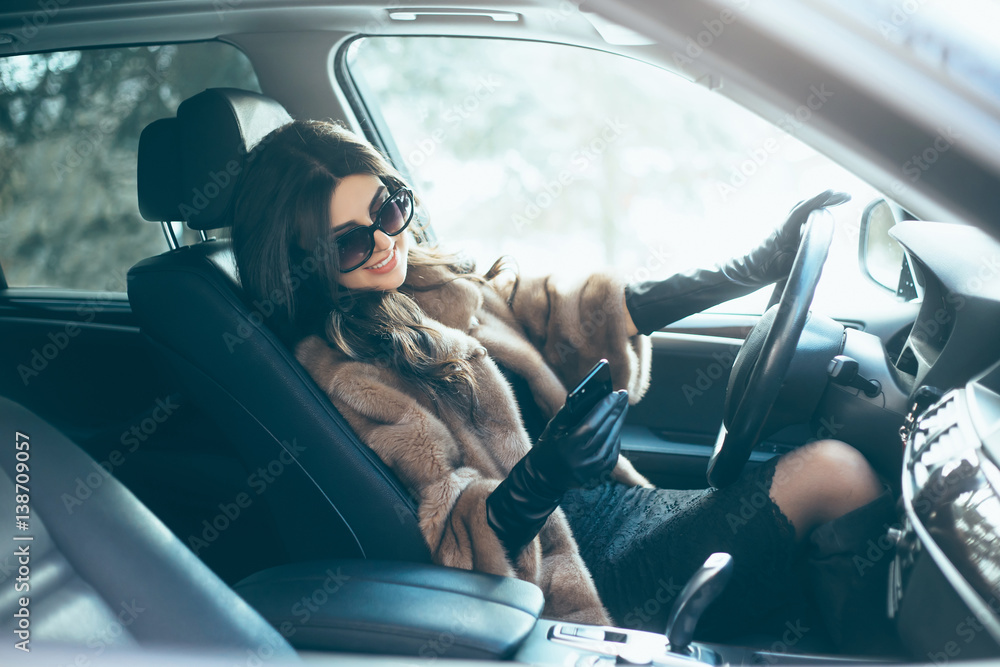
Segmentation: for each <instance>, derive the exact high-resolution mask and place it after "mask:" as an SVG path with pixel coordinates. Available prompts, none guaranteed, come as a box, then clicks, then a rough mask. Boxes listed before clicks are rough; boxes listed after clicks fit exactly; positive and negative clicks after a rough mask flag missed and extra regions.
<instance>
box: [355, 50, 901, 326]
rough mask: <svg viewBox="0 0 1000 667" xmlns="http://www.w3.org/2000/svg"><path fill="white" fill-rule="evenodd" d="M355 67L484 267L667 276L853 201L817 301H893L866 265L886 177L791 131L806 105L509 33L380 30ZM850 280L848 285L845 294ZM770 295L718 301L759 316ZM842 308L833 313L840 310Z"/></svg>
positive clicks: (438, 224)
mask: <svg viewBox="0 0 1000 667" xmlns="http://www.w3.org/2000/svg"><path fill="white" fill-rule="evenodd" d="M349 48H350V51H349V52H348V58H347V66H348V69H349V74H350V76H351V77H352V78H353V80H354V81H355V83H356V84H357V87H358V90H359V92H360V93H361V94H362V96H364V98H365V104H366V105H367V107H368V109H369V110H370V111H371V112H372V115H373V117H374V118H376V119H377V120H378V122H379V123H381V124H382V130H383V131H386V130H388V133H389V134H390V135H391V137H392V139H393V141H394V142H395V144H396V148H395V150H396V151H397V155H396V156H395V157H396V159H397V160H401V161H402V163H403V165H404V166H405V167H406V170H407V171H408V172H409V174H410V176H411V177H412V179H413V180H414V185H415V187H416V188H417V194H418V196H419V197H420V198H421V199H422V200H423V203H424V205H425V206H426V207H427V209H428V211H429V213H430V215H431V221H432V223H433V226H434V229H435V230H436V233H437V236H438V239H439V241H440V242H441V244H442V245H443V246H445V247H449V248H451V249H454V250H461V251H464V252H466V253H468V254H469V255H471V256H472V257H473V258H474V259H475V260H476V261H477V264H478V266H480V267H486V266H489V265H490V263H492V261H493V260H494V259H496V257H497V256H498V255H500V254H509V255H511V256H513V257H514V258H515V259H517V261H518V263H519V265H520V267H521V270H522V271H525V272H531V273H542V272H544V273H547V272H553V273H557V274H560V275H568V276H572V275H579V274H581V273H583V272H587V271H592V270H594V269H596V268H610V269H612V270H615V271H617V272H618V273H619V274H620V275H622V276H623V277H624V278H625V279H627V280H644V279H648V278H662V277H666V276H668V275H670V274H671V273H673V272H676V271H681V270H685V269H687V268H692V267H695V266H700V265H711V264H713V263H715V262H717V261H721V260H724V259H727V258H728V257H730V256H731V255H733V254H735V253H742V252H744V251H745V250H746V249H748V248H750V247H752V246H753V244H755V243H756V242H758V241H759V240H760V239H762V238H764V237H765V236H766V235H767V234H768V233H769V231H770V230H771V229H772V228H773V227H774V226H776V225H777V224H778V223H779V222H781V221H782V220H784V218H785V216H786V215H787V213H788V211H789V210H790V209H791V207H792V206H793V205H794V204H795V203H796V202H798V201H799V200H801V199H804V198H806V197H809V196H811V195H813V194H816V193H818V192H821V191H822V190H825V189H826V188H836V189H841V190H846V191H848V192H850V193H851V194H852V195H853V196H854V200H853V201H852V202H851V203H850V204H849V205H848V206H842V207H840V208H838V209H837V210H836V216H837V218H838V222H839V223H840V231H839V233H838V234H837V238H836V239H835V242H834V248H832V249H831V259H830V261H829V262H828V264H827V268H826V277H827V279H826V280H824V281H823V283H822V284H821V286H820V290H819V292H818V293H817V305H818V307H823V305H825V306H827V307H828V312H838V311H839V310H840V309H839V308H837V305H838V304H841V303H843V302H844V301H845V295H850V298H851V299H854V300H856V299H857V298H859V295H862V296H861V298H867V297H870V298H873V299H882V298H891V297H886V295H884V294H883V293H882V292H881V291H879V290H878V289H877V288H875V287H874V286H872V285H870V284H869V283H868V282H867V281H866V280H864V279H863V278H862V276H861V275H860V272H859V270H858V266H857V232H858V221H859V220H860V215H861V210H862V209H863V207H864V205H865V204H866V203H867V202H869V201H870V200H871V199H873V198H875V197H876V196H878V194H877V193H876V192H875V190H874V189H872V188H871V187H870V186H868V185H867V184H866V183H864V182H862V181H860V180H859V179H857V178H855V177H854V176H853V175H852V174H850V173H849V172H847V171H846V170H844V169H843V168H841V167H839V166H838V165H837V164H835V163H833V162H832V161H831V160H829V159H828V158H826V157H825V156H823V155H821V154H819V153H817V152H816V151H815V150H813V149H811V148H809V147H808V146H806V145H805V144H803V143H801V142H800V141H798V140H796V139H795V138H794V137H792V136H791V135H790V134H789V132H793V131H795V129H796V128H797V127H799V126H801V125H802V124H803V123H807V122H809V116H811V114H812V111H811V108H810V106H808V104H812V108H818V107H817V106H816V105H818V104H822V103H824V102H825V100H826V99H828V98H829V95H830V92H829V91H828V90H825V89H824V90H821V91H820V92H821V93H822V95H818V94H817V95H814V96H813V98H807V99H804V100H802V107H801V113H797V114H795V115H794V116H788V117H786V118H779V119H771V120H772V122H767V121H765V120H763V119H761V118H759V117H757V116H755V115H753V114H752V113H750V112H748V111H747V110H745V109H743V108H742V107H739V106H738V105H736V104H734V103H733V102H732V101H730V100H728V99H726V98H724V97H722V96H720V95H717V94H714V93H712V92H710V91H708V90H706V89H704V88H703V87H701V86H698V85H696V84H694V83H691V82H689V81H687V80H684V79H682V78H681V77H678V76H676V75H674V74H672V73H670V72H666V71H664V70H661V69H658V68H655V67H653V66H651V65H647V64H644V63H640V62H637V61H634V60H630V59H628V58H624V57H620V56H616V55H612V54H608V53H603V52H599V51H592V50H587V49H581V48H576V47H570V46H564V45H555V44H545V43H533V42H518V41H512V40H488V39H461V38H449V37H434V38H424V37H409V38H408V37H370V38H364V39H360V40H357V41H355V42H353V43H352V44H351V45H350V47H349ZM845 288H846V289H845ZM768 295H769V290H762V291H760V292H758V293H757V294H754V295H751V296H749V297H745V298H743V299H740V300H736V301H733V302H729V303H728V304H723V305H721V306H718V307H716V309H715V310H717V311H721V312H742V313H759V312H761V310H762V309H763V307H764V306H765V305H766V303H767V298H768ZM831 306H832V307H831Z"/></svg>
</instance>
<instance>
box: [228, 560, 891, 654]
mask: <svg viewBox="0 0 1000 667" xmlns="http://www.w3.org/2000/svg"><path fill="white" fill-rule="evenodd" d="M731 572H732V562H731V558H730V557H729V556H728V554H713V556H712V557H710V558H709V560H708V561H706V563H705V565H704V566H703V567H702V568H701V569H700V570H699V571H698V572H697V573H696V574H695V575H694V576H693V577H692V578H691V580H690V581H689V582H688V584H687V586H685V588H684V590H682V591H681V594H680V595H679V597H678V602H677V603H676V605H675V607H674V609H673V612H672V614H671V620H670V623H669V626H668V628H667V633H666V634H656V633H653V632H643V631H640V630H632V629H627V628H616V627H608V626H593V625H580V624H576V623H567V622H562V621H553V620H548V619H540V618H539V615H540V614H541V611H542V607H543V604H544V599H543V597H542V593H541V591H540V590H539V589H538V587H536V586H534V585H533V584H530V583H528V582H525V581H521V580H519V579H513V578H508V577H500V576H496V575H490V574H484V573H481V572H472V571H468V570H460V569H455V568H447V567H439V566H434V565H425V564H417V563H404V562H396V561H371V560H347V559H344V560H329V561H314V562H309V563H294V564H290V565H283V566H280V567H275V568H271V569H269V570H264V571H262V572H258V573H257V574H254V575H252V576H251V577H248V578H247V579H244V580H243V581H241V582H240V583H238V584H237V585H236V586H235V590H236V592H237V593H239V594H240V596H241V597H243V599H244V600H246V601H247V602H248V603H249V604H250V605H251V606H252V607H254V608H255V609H256V610H257V611H258V612H260V614H261V615H262V616H263V617H264V618H266V619H267V620H268V621H269V622H270V623H271V625H273V626H274V627H275V628H276V629H277V630H278V631H279V632H280V633H281V634H282V636H284V637H285V638H286V639H287V640H288V641H289V643H291V644H292V646H294V647H295V648H296V649H298V650H311V651H337V652H349V653H374V654H380V655H406V656H414V657H418V658H430V659H434V658H446V659H463V658H464V659H480V660H482V659H487V660H513V661H515V662H520V663H528V664H537V665H558V666H560V667H611V666H612V665H616V664H626V665H658V666H662V667H707V666H715V665H727V664H732V665H745V664H792V663H795V664H803V663H834V662H847V661H848V660H845V659H842V658H837V657H833V656H809V655H796V654H789V653H779V652H773V651H763V650H756V649H752V648H745V647H738V646H723V645H715V644H705V643H698V642H692V641H690V638H691V634H692V633H693V631H694V626H695V625H696V624H697V621H698V618H699V617H700V615H701V612H702V611H704V609H705V608H706V607H707V606H708V605H709V604H710V603H711V602H712V600H714V599H715V597H716V596H717V595H718V593H720V592H721V591H722V589H723V587H724V586H725V584H726V581H727V580H728V577H729V576H730V575H731ZM668 636H669V637H671V638H672V639H673V645H671V641H670V640H669V639H668ZM865 662H869V663H870V662H872V661H871V660H866V661H865Z"/></svg>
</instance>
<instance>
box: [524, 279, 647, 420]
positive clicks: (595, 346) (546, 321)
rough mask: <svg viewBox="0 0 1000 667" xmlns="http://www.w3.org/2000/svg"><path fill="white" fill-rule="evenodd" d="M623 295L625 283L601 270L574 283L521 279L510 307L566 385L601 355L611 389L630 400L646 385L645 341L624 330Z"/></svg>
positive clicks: (645, 388)
mask: <svg viewBox="0 0 1000 667" xmlns="http://www.w3.org/2000/svg"><path fill="white" fill-rule="evenodd" d="M508 291H509V288H508ZM624 295H625V286H624V284H623V283H622V282H621V281H620V280H618V279H617V278H615V277H613V276H611V275H609V274H604V273H595V274H592V275H591V276H589V277H588V278H587V279H585V280H584V281H582V282H578V283H576V284H560V283H557V281H556V279H555V278H553V277H546V278H522V279H521V280H520V283H519V285H518V288H517V291H516V292H515V294H514V299H513V302H512V303H511V309H512V311H513V314H514V317H515V318H516V319H517V321H518V322H519V323H520V324H521V325H522V326H523V327H524V330H525V333H526V334H527V335H528V338H529V339H530V340H531V342H532V343H533V344H534V345H535V347H537V348H538V349H539V350H540V351H541V352H542V355H543V356H544V357H545V360H546V361H547V362H548V364H549V365H550V366H551V367H552V368H553V369H554V370H555V371H556V374H557V375H558V376H559V379H560V380H562V382H563V384H564V385H565V386H566V387H573V386H575V385H576V384H577V383H578V382H579V381H580V380H581V379H582V378H583V376H584V375H585V374H586V373H587V371H588V370H590V368H591V367H592V366H593V365H594V364H595V363H597V361H598V360H600V359H602V358H603V359H607V360H608V363H609V364H610V365H611V375H612V379H613V382H614V387H615V389H627V390H628V393H629V402H630V403H632V404H635V403H637V402H638V401H639V399H641V398H642V396H643V395H644V394H645V393H646V390H647V389H648V388H649V367H650V364H651V353H650V342H649V338H648V337H646V336H641V335H636V336H631V337H630V336H628V334H627V333H626V331H625V296H624Z"/></svg>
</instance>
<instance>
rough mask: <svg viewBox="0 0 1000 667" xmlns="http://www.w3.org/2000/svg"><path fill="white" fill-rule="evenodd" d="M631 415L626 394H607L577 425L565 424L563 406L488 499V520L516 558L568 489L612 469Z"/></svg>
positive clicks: (589, 481) (588, 481)
mask: <svg viewBox="0 0 1000 667" xmlns="http://www.w3.org/2000/svg"><path fill="white" fill-rule="evenodd" d="M627 411H628V393H627V392H626V391H625V390H619V391H616V392H613V393H611V394H608V395H607V396H605V397H604V398H603V399H602V400H601V402H600V403H598V404H597V405H596V406H595V407H594V409H593V410H591V411H590V412H589V413H588V414H587V415H586V416H585V417H584V418H583V420H582V421H580V422H579V423H578V424H576V425H573V424H566V421H567V412H566V408H565V406H564V407H563V409H562V410H560V411H559V413H558V414H556V416H555V417H553V418H552V420H551V421H549V423H548V425H547V426H546V427H545V430H544V431H542V434H541V436H539V438H538V442H536V443H535V446H534V447H532V448H531V451H529V452H528V453H527V454H525V455H524V456H523V457H522V458H521V460H520V461H518V462H517V463H516V464H515V465H514V467H513V468H512V469H511V471H510V473H509V474H508V475H507V478H506V479H505V480H504V481H502V482H500V484H499V485H498V486H497V488H496V489H494V490H493V493H491V494H490V495H489V497H488V498H487V499H486V520H487V522H488V523H489V525H490V528H492V529H493V531H494V532H495V533H496V534H497V537H499V538H500V542H501V543H502V544H503V545H504V548H505V549H506V550H507V555H508V556H509V557H510V558H511V559H512V560H513V559H516V558H517V556H518V554H520V553H521V550H522V549H523V548H524V547H525V545H526V544H528V542H530V541H531V540H532V539H534V537H535V535H537V534H538V531H539V530H541V529H542V526H543V525H545V520H546V519H548V517H549V515H550V514H552V512H553V511H554V510H555V509H556V507H558V506H559V502H560V501H561V500H562V497H563V494H564V493H566V491H568V490H570V489H573V488H579V487H583V486H587V485H589V484H592V483H594V482H596V481H599V480H600V479H601V478H602V476H604V475H605V474H606V473H608V472H610V471H611V470H612V469H614V467H615V464H616V463H617V462H618V452H619V450H620V449H621V429H622V424H624V423H625V413H626V412H627Z"/></svg>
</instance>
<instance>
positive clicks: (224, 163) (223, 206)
mask: <svg viewBox="0 0 1000 667" xmlns="http://www.w3.org/2000/svg"><path fill="white" fill-rule="evenodd" d="M291 120H292V117H291V116H289V115H288V112H287V111H285V109H284V107H282V106H281V105H280V104H278V103H277V102H275V101H274V100H272V99H271V98H269V97H265V96H263V95H260V94H258V93H252V92H250V91H246V90H239V89H236V88H209V89H208V90H205V91H203V92H201V93H198V94H197V95H195V96H193V97H191V98H189V99H187V100H185V101H184V102H182V103H181V105H180V106H179V107H178V108H177V118H176V119H161V120H158V121H155V122H153V123H150V125H149V126H148V127H147V128H146V129H144V130H143V133H142V135H141V136H140V139H139V160H138V162H139V164H138V173H137V186H138V191H139V212H140V214H141V215H142V217H144V218H145V219H146V220H152V221H154V222H159V221H164V220H166V221H171V222H175V221H178V220H183V221H184V222H186V223H187V224H188V226H189V227H191V228H192V229H216V228H218V227H224V226H227V224H228V222H227V220H226V215H227V213H228V210H229V204H230V201H231V199H232V194H233V190H234V188H235V186H236V182H237V178H238V176H239V174H240V173H241V172H242V170H243V166H244V161H245V158H246V156H247V153H248V152H249V151H250V150H251V149H253V147H254V146H256V145H257V144H258V143H259V142H260V141H261V139H263V138H264V137H265V136H266V135H267V134H268V133H269V132H271V131H272V130H274V129H275V128H278V127H281V126H282V125H284V124H285V123H288V122H290V121H291Z"/></svg>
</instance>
